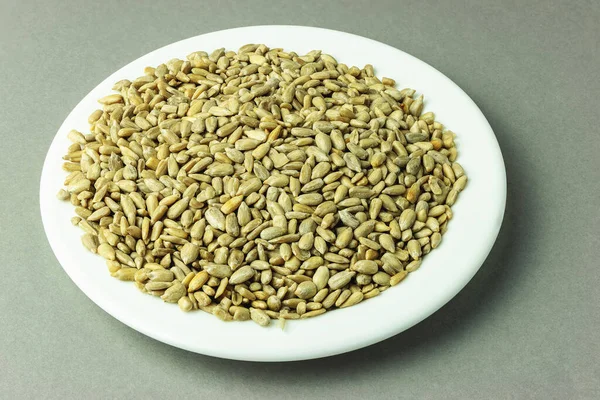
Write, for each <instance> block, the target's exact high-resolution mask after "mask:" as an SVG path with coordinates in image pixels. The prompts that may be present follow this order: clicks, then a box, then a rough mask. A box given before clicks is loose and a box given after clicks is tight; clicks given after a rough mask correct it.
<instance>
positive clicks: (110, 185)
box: [58, 44, 467, 326]
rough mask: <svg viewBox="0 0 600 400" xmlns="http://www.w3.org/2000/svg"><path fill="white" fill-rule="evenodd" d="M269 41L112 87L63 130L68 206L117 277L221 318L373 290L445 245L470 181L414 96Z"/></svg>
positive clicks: (170, 65) (273, 314)
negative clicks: (80, 124)
mask: <svg viewBox="0 0 600 400" xmlns="http://www.w3.org/2000/svg"><path fill="white" fill-rule="evenodd" d="M394 86H395V82H394V80H392V79H389V78H383V79H381V80H380V79H378V78H377V77H375V76H374V71H373V67H372V66H371V65H367V66H365V67H364V68H363V69H359V68H357V67H348V66H346V65H345V64H341V63H338V62H337V61H336V60H335V58H333V57H332V56H330V55H327V54H324V53H321V51H318V50H315V51H311V52H309V53H308V54H306V55H304V56H299V55H298V54H296V53H294V52H285V51H283V50H282V49H269V48H267V47H266V46H265V45H255V44H249V45H245V46H243V47H241V48H240V49H239V51H238V52H237V53H236V52H233V51H226V50H225V49H217V50H215V51H214V52H212V53H210V54H208V53H205V52H202V51H198V52H195V53H192V54H190V55H188V56H187V59H186V60H179V59H173V60H170V61H168V62H167V63H166V64H161V65H159V66H157V67H156V68H152V67H148V68H146V69H145V71H144V75H143V76H141V77H139V78H137V79H135V80H133V81H129V80H122V81H119V82H117V83H116V84H115V86H114V87H113V89H114V90H115V91H116V92H115V93H113V94H110V95H107V96H106V97H103V98H101V99H100V100H99V102H100V103H101V104H102V108H101V109H98V110H95V111H94V112H93V113H92V114H91V115H90V116H89V119H88V122H89V124H90V132H89V133H85V134H84V133H81V132H78V131H75V130H73V131H71V132H70V133H69V135H68V137H69V139H70V140H71V141H72V145H71V146H69V148H68V151H67V155H66V156H65V157H64V159H65V161H66V162H65V163H64V165H63V169H64V170H65V171H67V172H69V174H68V176H67V178H66V179H65V182H64V185H65V188H64V189H61V190H60V191H59V193H58V198H59V199H61V200H70V202H71V203H72V204H73V205H74V206H75V213H76V214H77V217H74V218H73V219H72V220H71V221H72V223H73V224H76V225H78V226H79V227H80V228H81V229H82V230H83V231H84V232H85V233H84V235H83V236H82V243H83V244H84V246H85V247H86V248H87V249H88V250H90V251H91V252H93V253H97V254H99V255H101V256H102V257H104V258H105V259H106V260H107V261H106V262H107V266H108V269H109V272H110V273H111V275H112V276H114V277H116V278H118V279H121V280H126V281H133V282H134V284H135V285H136V286H137V288H138V289H139V290H141V291H142V292H144V293H148V294H151V295H154V296H158V297H161V298H162V299H163V300H164V301H166V302H170V303H177V304H178V305H179V307H180V308H181V309H182V310H183V311H192V310H197V309H200V310H203V311H206V312H209V313H212V314H214V315H215V316H216V317H218V318H220V319H221V320H224V321H232V320H235V321H244V320H250V319H251V320H253V321H255V322H256V323H258V324H259V325H262V326H266V325H269V323H270V321H271V319H278V320H280V321H285V320H286V319H300V318H309V317H312V316H317V315H321V314H323V313H325V312H326V311H329V310H332V309H334V308H345V307H349V306H352V305H355V304H357V303H360V302H361V301H363V300H365V299H369V298H371V297H375V296H377V295H379V294H380V293H381V292H383V291H385V290H386V289H388V288H389V287H390V286H394V285H397V284H398V283H400V282H401V281H402V280H404V279H405V278H406V276H407V274H408V273H409V272H413V271H415V270H417V269H418V268H419V266H420V265H421V259H422V257H424V256H425V255H426V254H428V253H429V252H430V251H431V250H432V249H434V248H436V247H437V246H439V245H440V242H441V239H442V234H443V233H444V232H446V230H447V227H448V222H449V220H450V219H451V218H452V212H451V209H450V206H452V205H453V204H454V202H455V201H456V200H457V197H458V194H459V193H460V192H461V191H462V190H463V189H464V188H465V185H466V182H467V177H466V175H465V173H464V170H463V168H462V167H461V166H460V165H459V164H458V163H457V162H456V161H455V160H456V157H457V151H456V147H455V144H454V133H452V132H451V131H448V130H445V129H444V126H443V125H442V124H440V123H439V122H437V121H435V120H434V114H433V112H426V113H422V110H423V101H424V100H423V96H422V95H420V96H415V90H413V89H402V90H398V89H396V88H395V87H394Z"/></svg>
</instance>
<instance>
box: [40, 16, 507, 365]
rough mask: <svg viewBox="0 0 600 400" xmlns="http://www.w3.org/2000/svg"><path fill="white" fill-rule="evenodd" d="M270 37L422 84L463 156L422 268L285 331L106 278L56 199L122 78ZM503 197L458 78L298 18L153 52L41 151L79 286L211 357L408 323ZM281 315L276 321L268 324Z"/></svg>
mask: <svg viewBox="0 0 600 400" xmlns="http://www.w3.org/2000/svg"><path fill="white" fill-rule="evenodd" d="M246 43H265V44H267V45H268V46H269V47H283V48H284V49H286V50H293V51H296V52H297V53H299V54H303V53H304V52H308V51H310V50H313V49H321V50H323V51H324V52H327V53H329V54H331V55H333V56H334V57H336V58H337V60H338V61H339V62H343V63H346V64H347V65H349V66H351V65H357V66H360V67H362V66H364V65H365V64H367V63H370V64H372V65H374V67H375V71H376V75H377V76H379V77H382V76H387V77H391V78H393V79H395V80H396V82H397V83H398V86H399V87H411V88H414V89H416V90H417V92H418V93H424V94H425V100H426V102H425V110H432V111H434V112H435V114H436V119H437V120H439V121H440V122H442V123H443V124H444V125H445V126H446V127H448V128H449V129H451V130H453V131H454V132H456V133H457V135H458V138H457V143H458V149H459V158H458V161H459V162H460V163H461V164H462V165H463V166H464V169H465V170H466V172H467V174H468V176H469V183H468V185H467V188H466V190H465V191H464V192H463V193H461V195H460V196H459V199H458V201H457V203H456V205H455V206H454V207H453V211H454V219H453V220H452V221H451V223H450V226H449V230H448V232H447V234H446V235H444V240H443V241H442V245H441V246H440V247H439V248H437V249H436V250H434V251H432V252H431V253H430V254H429V255H428V256H427V257H426V258H425V261H424V262H423V265H422V266H421V268H420V269H419V270H418V271H416V272H415V273H413V274H410V276H409V277H408V278H407V279H406V280H405V281H404V282H402V283H401V284H400V285H398V286H396V287H394V288H391V289H390V290H388V291H386V292H384V293H382V294H381V295H380V296H378V297H375V298H373V299H370V300H368V301H364V302H362V303H360V304H358V305H357V306H354V307H351V308H348V309H343V310H337V311H333V312H330V313H326V314H325V315H322V316H319V317H317V318H312V319H308V320H301V321H290V322H288V324H287V325H286V328H285V330H284V331H282V330H281V329H279V328H277V327H276V326H273V327H271V328H267V329H265V328H261V327H259V326H258V325H256V324H255V323H253V322H247V323H224V322H221V321H220V320H218V319H217V318H215V317H213V316H211V315H208V314H206V313H202V312H194V313H183V312H181V311H180V310H179V308H178V307H177V306H176V305H173V304H166V303H163V302H162V300H160V299H157V298H155V297H152V296H148V295H142V294H141V293H140V292H139V291H138V290H137V289H136V288H135V287H134V286H133V285H132V284H131V283H125V282H120V281H118V280H116V279H114V278H112V277H110V275H109V273H108V271H107V269H106V266H105V263H104V261H103V260H102V259H101V258H100V257H99V256H96V255H93V254H91V253H89V252H87V251H86V250H84V248H83V246H82V245H81V242H80V235H81V233H82V232H81V231H80V230H79V229H78V228H75V227H73V226H72V225H71V224H70V222H69V218H70V217H72V216H73V215H74V213H73V207H72V206H71V205H70V204H69V203H68V202H60V201H58V200H57V199H56V197H55V195H56V192H57V191H58V190H59V189H60V188H61V187H62V186H61V185H62V181H63V180H64V177H65V173H64V172H63V171H62V169H61V164H62V160H61V157H62V156H63V155H64V153H65V151H66V149H67V147H68V145H69V142H68V140H67V133H68V131H69V130H70V129H78V130H80V131H87V129H88V124H87V117H88V115H89V114H90V113H91V111H93V110H94V109H96V108H97V107H98V103H97V102H96V100H97V99H98V98H100V97H102V96H105V95H106V94H109V93H111V87H112V84H113V83H114V82H116V81H118V80H120V79H124V78H130V79H131V78H135V77H137V76H140V75H142V74H143V69H144V67H146V66H149V65H151V66H156V65H158V64H160V63H162V62H166V61H167V60H169V59H171V58H175V57H178V58H184V57H185V56H186V55H187V54H188V53H191V52H193V51H197V50H206V51H212V50H214V49H216V48H219V47H225V48H226V49H231V50H237V49H238V48H239V47H240V46H241V45H243V44H246ZM505 200H506V176H505V171H504V163H503V160H502V155H501V153H500V148H499V146H498V143H497V141H496V138H495V136H494V133H493V132H492V129H491V127H490V126H489V124H488V122H487V121H486V119H485V117H484V116H483V114H482V113H481V111H480V110H479V108H477V106H476V105H475V103H473V101H472V100H471V99H470V98H469V96H467V95H466V94H465V92H463V91H462V90H461V89H460V88H459V87H458V86H457V85H456V84H454V83H453V82H452V81H451V80H450V79H448V78H447V77H445V76H444V75H443V74H441V73H440V72H438V71H437V70H435V69H434V68H432V67H431V66H429V65H427V64H425V63H424V62H422V61H420V60H418V59H416V58H414V57H412V56H410V55H408V54H406V53H403V52H402V51H400V50H397V49H395V48H392V47H390V46H387V45H385V44H382V43H379V42H376V41H373V40H370V39H365V38H363V37H359V36H355V35H351V34H348V33H343V32H337V31H332V30H326V29H318V28H308V27H300V26H253V27H246V28H237V29H229V30H225V31H219V32H214V33H209V34H205V35H200V36H196V37H193V38H190V39H186V40H182V41H180V42H177V43H173V44H170V45H168V46H165V47H163V48H161V49H158V50H155V51H153V52H151V53H149V54H147V55H145V56H143V57H141V58H139V59H137V60H135V61H133V62H131V63H130V64H128V65H127V66H125V67H123V68H121V69H120V70H118V71H117V72H115V73H114V74H112V75H111V76H109V77H108V78H106V79H105V80H104V81H103V82H102V83H100V84H99V85H98V86H97V87H96V88H94V89H93V90H92V91H91V92H90V93H89V94H88V95H87V96H85V98H84V99H83V100H82V101H81V102H80V103H79V104H78V105H77V107H75V109H74V110H73V111H72V112H71V113H70V114H69V116H68V117H67V119H66V120H65V122H64V123H63V124H62V126H61V127H60V129H59V130H58V133H57V134H56V137H55V138H54V141H53V142H52V145H51V146H50V150H49V151H48V154H47V156H46V161H45V163H44V169H43V172H42V177H41V182H40V203H41V212H42V220H43V223H44V228H45V230H46V235H47V236H48V240H49V242H50V245H51V246H52V250H53V251H54V254H55V255H56V257H57V258H58V260H59V262H60V263H61V265H62V266H63V268H64V270H65V271H66V272H67V274H69V276H70V277H71V279H72V280H73V281H74V282H75V283H76V284H77V286H79V288H80V289H81V290H82V291H83V292H84V293H85V294H86V295H87V296H88V297H89V298H90V299H92V301H94V302H95V303H96V304H97V305H99V306H100V307H101V308H102V309H104V310H105V311H106V312H108V313H109V314H111V315H112V316H114V317H115V318H117V319H118V320H120V321H121V322H123V323H125V324H127V325H129V326H130V327H132V328H133V329H136V330H138V331H140V332H142V333H144V334H146V335H148V336H150V337H153V338H155V339H157V340H160V341H162V342H165V343H168V344H171V345H173V346H177V347H180V348H183V349H187V350H190V351H194V352H198V353H202V354H208V355H212V356H216V357H223V358H231V359H238V360H254V361H290V360H302V359H309V358H316V357H324V356H329V355H333V354H339V353H343V352H347V351H350V350H354V349H358V348H361V347H364V346H368V345H370V344H373V343H376V342H379V341H381V340H384V339H386V338H388V337H390V336H392V335H395V334H397V333H399V332H402V331H404V330H405V329H408V328H410V327H411V326H413V325H415V324H416V323H418V322H420V321H421V320H423V319H424V318H426V317H428V316H429V315H431V314H432V313H434V312H435V311H436V310H437V309H439V308H440V307H441V306H443V305H444V304H445V303H446V302H448V301H449V300H450V299H451V298H452V297H454V296H455V295H456V294H457V293H458V292H459V291H460V290H461V289H462V288H463V287H464V286H465V285H466V284H467V282H469V280H470V279H471V278H472V277H473V275H474V274H475V273H476V272H477V270H478V269H479V267H480V266H481V264H482V263H483V261H484V260H485V258H486V256H487V255H488V253H489V251H490V250H491V248H492V245H493V243H494V241H495V239H496V236H497V234H498V231H499V229H500V225H501V222H502V217H503V214H504V205H505ZM273 325H277V324H273Z"/></svg>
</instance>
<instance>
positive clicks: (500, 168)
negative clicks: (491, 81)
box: [40, 25, 507, 361]
mask: <svg viewBox="0 0 600 400" xmlns="http://www.w3.org/2000/svg"><path fill="white" fill-rule="evenodd" d="M244 30H265V31H268V30H312V31H320V32H321V33H325V34H328V35H337V36H340V35H341V36H346V37H349V39H353V40H357V41H360V42H365V41H366V42H369V43H370V44H372V45H374V47H377V46H380V47H383V48H385V49H386V50H387V51H393V52H397V53H399V54H400V55H401V56H402V57H403V58H407V59H409V60H410V62H412V63H416V64H417V65H421V66H422V67H424V68H425V69H428V70H429V71H428V73H433V74H437V75H438V77H437V78H440V79H443V80H445V81H447V83H448V84H449V85H451V86H452V88H453V89H454V90H456V91H458V93H460V94H461V95H462V99H461V100H464V101H467V102H468V103H470V107H471V108H472V109H473V110H474V111H475V112H476V113H477V117H479V119H480V121H479V123H480V124H483V125H484V126H487V129H486V130H487V131H488V133H489V134H491V135H489V136H490V137H488V138H487V139H488V142H490V145H491V147H492V150H493V151H494V152H495V153H496V154H495V155H494V156H495V157H496V161H498V162H499V163H498V165H497V166H496V167H497V168H496V171H495V173H496V174H498V173H499V175H497V178H498V179H499V181H498V182H497V184H496V189H497V190H499V192H498V194H499V195H500V198H499V199H498V200H499V202H498V204H497V205H496V210H495V215H494V216H493V219H494V225H493V226H492V227H491V228H490V231H489V232H488V233H487V236H488V240H487V241H486V243H487V246H486V247H485V249H481V250H480V251H479V254H480V257H479V259H478V260H475V261H472V262H471V264H477V266H476V267H472V268H471V269H469V270H468V273H465V274H464V275H463V276H462V277H461V279H460V281H458V282H455V283H454V285H453V286H452V288H451V289H450V290H448V291H447V294H446V295H445V296H442V297H443V299H442V300H439V301H438V302H436V306H434V307H429V309H427V310H425V311H421V312H420V313H415V314H414V315H413V316H412V317H411V318H408V317H406V322H405V324H404V325H405V326H403V327H401V328H399V329H398V330H390V329H388V330H386V331H384V332H379V333H378V334H373V335H371V336H369V337H368V338H366V339H363V340H360V341H354V342H353V341H352V340H348V341H346V343H343V344H341V345H339V346H338V347H337V348H334V349H318V350H315V349H312V351H308V352H305V353H298V352H297V351H296V352H293V354H290V353H288V354H287V355H286V353H280V354H268V355H265V354H262V355H261V354H259V353H257V352H252V351H250V352H246V353H244V354H242V353H235V352H231V351H227V349H222V348H217V349H213V348H205V347H204V348H199V347H197V346H190V345H189V344H188V343H182V342H181V341H177V340H176V338H173V337H172V336H171V335H169V334H165V333H164V332H162V331H160V332H157V331H154V330H152V329H148V327H147V325H145V324H144V323H143V322H141V321H140V320H137V321H135V320H134V321H132V320H131V319H130V318H127V315H126V314H125V313H120V312H116V311H115V309H114V307H113V306H111V304H110V302H107V301H106V299H103V298H99V297H98V296H97V295H96V294H95V292H94V291H93V290H91V289H90V287H89V284H88V283H87V282H84V281H82V280H81V275H79V274H77V273H76V271H74V270H73V269H71V268H68V267H66V266H65V262H63V261H64V260H69V262H72V261H73V260H72V259H69V257H68V256H66V255H65V254H63V253H64V252H63V251H62V249H61V247H60V246H59V245H57V242H56V238H51V234H52V232H53V231H52V229H50V225H49V224H50V223H51V221H50V220H49V215H48V206H49V204H51V203H48V202H49V201H51V200H52V199H51V198H52V197H53V193H55V192H56V191H57V190H58V188H55V189H56V190H54V192H48V191H47V190H44V189H46V186H47V182H48V180H47V179H44V178H45V177H47V175H48V173H49V171H50V169H49V168H50V167H49V165H50V164H51V163H52V162H55V161H56V160H54V159H50V157H51V153H52V149H53V148H54V147H55V146H56V144H55V143H56V142H57V140H59V139H60V137H59V136H60V135H61V133H62V132H65V130H66V131H68V130H69V129H71V127H70V126H69V125H68V124H67V123H68V122H70V120H71V119H74V118H75V117H76V111H78V109H79V108H80V107H82V104H83V103H84V102H85V101H86V100H87V99H88V98H89V97H90V96H91V95H92V93H94V92H95V91H96V90H98V88H99V87H100V86H102V85H104V84H106V83H107V82H108V83H109V82H112V79H114V77H115V76H117V75H118V74H119V73H120V72H121V71H122V70H125V69H127V68H131V67H132V66H133V65H134V64H138V63H141V62H142V61H143V59H144V58H150V57H151V56H152V55H154V54H156V53H159V52H161V51H165V50H166V49H168V48H172V47H177V46H181V45H182V44H185V43H187V42H192V41H202V38H204V37H207V36H210V35H223V34H227V33H233V32H235V31H244ZM328 50H329V49H328ZM184 56H185V55H184V54H181V55H180V57H184ZM142 68H143V67H142ZM142 68H140V70H141V69H142ZM376 69H380V66H378V65H376ZM379 75H380V74H378V76H379ZM425 94H427V92H425ZM83 111H84V112H85V110H83ZM459 137H460V132H459ZM63 139H64V138H63ZM460 160H461V157H459V161H460ZM506 189H507V188H506V169H505V164H504V160H503V157H502V153H501V150H500V146H499V143H498V140H497V138H496V136H495V134H494V132H493V129H492V128H491V126H490V125H489V122H488V121H487V119H486V117H485V115H484V114H483V113H482V112H481V110H480V109H479V107H478V106H477V104H476V103H475V102H474V101H473V100H472V99H471V97H470V96H469V95H468V94H467V93H466V92H465V91H464V90H462V89H461V88H460V87H459V86H458V85H457V84H456V83H454V82H453V81H452V80H451V79H450V78H448V77H447V76H446V75H444V74H443V73H441V72H440V71H438V70H437V69H436V68H434V67H433V66H431V65H429V64H427V63H425V62H424V61H422V60H420V59H418V58H416V57H414V56H412V55H410V54H408V53H406V52H404V51H402V50H400V49H397V48H394V47H392V46H390V45H388V44H385V43H382V42H379V41H376V40H373V39H369V38H366V37H363V36H359V35H355V34H352V33H347V32H342V31H337V30H331V29H325V28H318V27H309V26H297V25H256V26H245V27H238V28H232V29H224V30H219V31H214V32H209V33H205V34H201V35H197V36H193V37H190V38H187V39H183V40H179V41H176V42H173V43H170V44H167V45H165V46H162V47H160V48H158V49H155V50H152V51H150V52H148V53H146V54H144V55H142V56H140V57H138V58H136V59H135V60H133V61H131V62H129V63H127V64H126V65H124V66H122V67H120V68H119V69H117V70H116V71H115V72H114V73H112V74H110V75H109V76H108V77H107V78H105V79H104V80H102V82H100V83H99V84H98V85H96V86H95V87H94V88H93V89H92V90H91V91H90V92H89V93H88V94H86V95H85V96H84V98H83V99H82V100H81V101H80V102H79V103H78V104H77V105H76V106H75V107H74V108H73V109H72V110H71V112H70V113H69V114H68V116H67V117H66V118H65V120H64V121H63V123H62V124H61V126H60V128H59V129H58V131H57V133H56V134H55V136H54V138H53V140H52V144H51V145H50V148H49V150H48V153H47V154H46V157H45V160H44V166H43V169H42V173H41V177H40V212H41V216H42V222H43V226H44V231H45V233H46V236H47V238H48V241H49V243H50V246H51V248H52V251H53V253H54V255H55V257H56V258H57V260H58V261H59V264H60V265H61V267H62V268H63V270H64V271H65V272H66V273H67V275H68V276H69V277H70V278H71V280H72V281H73V282H74V283H75V284H76V285H77V286H78V287H79V288H80V290H82V291H83V292H84V293H85V294H86V296H87V297H88V298H90V299H91V300H92V301H93V302H94V303H95V304H96V305H98V306H99V307H100V308H102V309H103V310H104V311H106V312H107V313H108V314H110V315H111V316H113V317H114V318H116V319H117V320H119V321H121V322H122V323H124V324H125V325H127V326H129V327H131V328H133V329H135V330H137V331H139V332H141V333H143V334H145V335H147V336H150V337H152V338H154V339H156V340H159V341H162V342H164V343H167V344H170V345H172V346H175V347H179V348H182V349H185V350H189V351H193V352H197V353H201V354H206V355H211V356H216V357H221V358H229V359H237V360H250V361H293V360H304V359H313V358H320V357H326V356H331V355H335V354H341V353H345V352H348V351H352V350H356V349H358V348H362V347H366V346H368V345H371V344H374V343H377V342H379V341H381V340H385V339H387V338H389V337H391V336H394V335H396V334H398V333H400V332H402V331H404V330H406V329H408V328H410V327H412V326H414V325H416V324H417V323H419V322H421V321H422V320H424V319H425V318H427V317H429V316H430V315H432V314H433V313H435V312H436V311H437V310H439V309H440V308H441V307H443V306H444V305H445V304H447V303H448V302H449V301H450V300H451V299H452V298H454V297H455V296H456V294H458V293H459V292H460V291H461V290H462V289H463V288H464V287H465V286H466V284H467V283H468V282H469V281H470V280H471V279H472V277H473V276H474V275H475V274H476V273H477V271H478V270H479V269H480V268H481V266H482V264H483V263H484V261H485V259H486V258H487V256H488V254H489V252H490V251H491V249H492V247H493V245H494V243H495V241H496V238H497V236H498V234H499V231H500V228H501V225H502V220H503V217H504V212H505V207H506ZM51 194H52V195H51ZM48 196H50V198H48ZM459 203H460V202H457V204H459ZM69 207H70V208H71V210H72V206H71V205H70V204H69ZM63 223H64V224H65V225H67V223H66V221H63ZM69 226H70V225H69ZM450 231H452V228H451V229H449V232H450ZM99 261H100V262H102V260H99ZM102 272H103V273H104V274H106V275H107V276H108V274H107V273H106V270H103V271H102ZM417 273H418V272H417ZM109 278H110V276H109ZM110 279H112V280H114V281H115V282H118V281H116V280H115V279H113V278H110ZM128 286H130V287H128V288H127V289H128V290H129V291H131V292H132V293H134V294H135V295H136V296H139V293H137V291H136V290H132V289H133V288H132V287H131V285H128ZM396 290H397V289H396ZM386 294H387V293H386ZM139 297H140V298H142V297H150V296H139ZM373 300H375V299H372V300H370V302H371V301H373ZM157 304H162V303H157ZM166 306H169V307H172V308H173V309H174V310H175V311H176V312H177V313H180V314H183V313H181V312H180V311H179V310H178V309H177V307H176V306H175V305H172V304H166ZM359 306H361V305H359ZM359 306H356V307H359ZM157 308H163V307H160V306H157ZM353 308H354V307H353ZM340 311H344V310H339V311H336V312H335V313H338V312H340ZM332 314H334V313H332ZM325 315H327V314H325ZM340 315H341V314H340ZM209 317H210V318H212V316H209ZM319 318H324V316H321V317H319ZM319 318H317V319H315V320H314V321H316V320H318V319H319ZM338 319H339V318H338ZM309 321H310V320H304V321H302V323H307V322H309ZM213 325H214V324H213ZM258 329H263V328H258ZM240 330H241V328H240ZM284 332H285V331H284Z"/></svg>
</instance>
